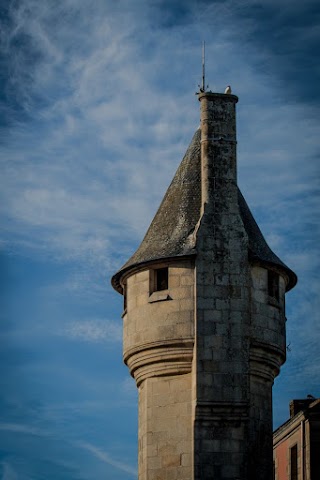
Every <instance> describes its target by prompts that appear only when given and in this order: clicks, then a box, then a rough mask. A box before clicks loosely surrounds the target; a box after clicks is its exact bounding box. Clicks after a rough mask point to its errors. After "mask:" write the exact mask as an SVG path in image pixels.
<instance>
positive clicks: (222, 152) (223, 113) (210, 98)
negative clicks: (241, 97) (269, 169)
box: [199, 92, 238, 212]
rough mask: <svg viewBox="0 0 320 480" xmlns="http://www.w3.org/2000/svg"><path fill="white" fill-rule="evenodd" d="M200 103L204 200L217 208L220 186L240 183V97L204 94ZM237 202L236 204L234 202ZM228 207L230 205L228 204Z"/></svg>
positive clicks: (202, 193) (202, 191)
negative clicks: (238, 106) (221, 183)
mask: <svg viewBox="0 0 320 480" xmlns="http://www.w3.org/2000/svg"><path fill="white" fill-rule="evenodd" d="M199 101H200V102H201V124H200V125H201V200H202V202H201V203H202V212H204V210H205V207H206V205H207V206H209V205H210V208H214V202H215V201H217V198H216V197H217V195H216V193H217V183H219V182H222V181H223V182H224V183H225V186H227V185H228V184H230V183H232V184H233V185H235V184H236V182H237V165H236V143H237V141H236V111H235V105H236V103H237V102H238V97H236V96H235V95H226V94H220V93H211V92H204V93H201V94H200V95H199ZM234 203H237V201H236V200H235V202H234ZM225 205H228V202H225Z"/></svg>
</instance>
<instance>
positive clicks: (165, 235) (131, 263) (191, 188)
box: [111, 129, 297, 292]
mask: <svg viewBox="0 0 320 480" xmlns="http://www.w3.org/2000/svg"><path fill="white" fill-rule="evenodd" d="M200 136H201V131H200V129H198V130H197V131H196V133H195V134H194V136H193V139H192V141H191V143H190V145H189V147H188V150H187V152H186V154H185V156H184V158H183V160H182V162H181V164H180V166H179V168H178V170H177V172H176V174H175V176H174V178H173V180H172V182H171V184H170V186H169V188H168V190H167V192H166V194H165V196H164V198H163V200H162V203H161V205H160V207H159V209H158V211H157V213H156V215H155V217H154V219H153V221H152V223H151V225H150V227H149V229H148V231H147V233H146V235H145V237H144V239H143V240H142V242H141V244H140V246H139V248H138V249H137V251H136V252H135V253H134V254H133V255H132V257H131V258H130V259H129V260H128V261H127V262H126V263H125V264H124V265H123V267H122V268H121V269H120V270H119V271H118V272H117V273H116V274H115V275H114V276H113V277H112V280H111V281H112V285H113V287H114V288H115V289H116V290H118V291H119V292H122V287H121V285H120V279H121V276H122V275H123V274H124V273H126V272H127V271H128V270H130V269H132V268H134V267H136V266H139V265H142V264H145V263H149V262H152V261H156V260H160V259H169V258H174V257H179V256H189V255H196V253H197V252H196V244H195V241H196V236H195V235H193V233H194V230H195V227H196V225H197V223H198V221H199V219H200V208H201V148H200ZM238 202H239V210H240V215H241V217H242V221H243V224H244V227H245V230H246V232H247V234H248V238H249V252H248V253H249V258H251V259H252V260H254V261H259V262H263V263H267V264H269V265H270V266H274V267H277V268H278V269H279V268H280V270H283V271H284V272H285V273H286V274H287V276H288V278H289V283H288V285H287V290H290V289H291V288H292V287H294V285H295V284H296V282H297V277H296V275H295V273H294V272H293V271H292V270H290V269H289V268H288V267H287V266H286V265H285V264H284V263H283V262H282V261H281V260H280V259H279V258H278V257H277V256H276V255H275V254H274V253H273V251H272V250H271V249H270V247H269V246H268V244H267V242H266V241H265V239H264V237H263V235H262V233H261V231H260V229H259V227H258V225H257V223H256V222H255V220H254V218H253V215H252V213H251V212H250V209H249V207H248V205H247V203H246V201H245V199H244V197H243V196H242V194H241V192H240V190H239V196H238Z"/></svg>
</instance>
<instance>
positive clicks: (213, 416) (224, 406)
mask: <svg viewBox="0 0 320 480" xmlns="http://www.w3.org/2000/svg"><path fill="white" fill-rule="evenodd" d="M248 411H249V409H248V403H247V402H199V403H197V405H196V412H195V419H196V420H202V421H215V420H217V421H221V419H222V418H223V421H224V422H231V423H233V422H239V421H247V420H248Z"/></svg>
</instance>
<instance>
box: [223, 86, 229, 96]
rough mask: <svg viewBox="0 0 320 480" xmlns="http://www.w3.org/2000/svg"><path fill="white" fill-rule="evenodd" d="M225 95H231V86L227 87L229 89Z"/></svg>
mask: <svg viewBox="0 0 320 480" xmlns="http://www.w3.org/2000/svg"><path fill="white" fill-rule="evenodd" d="M224 93H226V94H227V95H230V94H231V87H230V85H228V86H227V88H226V89H225V91H224Z"/></svg>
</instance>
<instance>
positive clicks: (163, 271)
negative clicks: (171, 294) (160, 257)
mask: <svg viewBox="0 0 320 480" xmlns="http://www.w3.org/2000/svg"><path fill="white" fill-rule="evenodd" d="M155 276H156V278H155V287H156V288H155V291H157V292H159V291H161V290H167V289H168V277H169V276H168V268H158V269H157V270H156V271H155Z"/></svg>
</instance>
